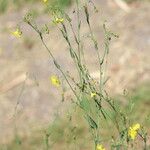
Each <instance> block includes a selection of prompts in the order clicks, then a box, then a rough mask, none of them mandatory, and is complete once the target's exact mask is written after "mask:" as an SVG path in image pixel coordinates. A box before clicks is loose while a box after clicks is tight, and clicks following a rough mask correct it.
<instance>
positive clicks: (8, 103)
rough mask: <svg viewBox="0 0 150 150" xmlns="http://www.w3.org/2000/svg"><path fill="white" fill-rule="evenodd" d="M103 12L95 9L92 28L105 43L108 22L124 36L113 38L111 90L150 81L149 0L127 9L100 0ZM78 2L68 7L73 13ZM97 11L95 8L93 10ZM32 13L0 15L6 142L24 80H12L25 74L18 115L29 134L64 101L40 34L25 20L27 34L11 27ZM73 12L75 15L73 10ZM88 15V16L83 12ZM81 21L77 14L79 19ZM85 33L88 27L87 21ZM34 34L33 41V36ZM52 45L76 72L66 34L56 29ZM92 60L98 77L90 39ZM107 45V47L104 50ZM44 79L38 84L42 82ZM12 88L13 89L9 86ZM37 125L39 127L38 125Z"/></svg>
mask: <svg viewBox="0 0 150 150" xmlns="http://www.w3.org/2000/svg"><path fill="white" fill-rule="evenodd" d="M96 6H97V7H98V8H99V9H100V11H99V13H98V14H95V13H93V12H92V18H91V22H92V23H93V24H92V28H93V29H94V32H95V34H96V36H97V38H98V41H99V42H100V44H99V46H101V45H102V43H103V32H102V23H103V21H104V20H107V22H108V25H109V27H110V28H111V29H112V31H114V32H115V33H117V34H119V36H120V38H119V39H116V40H113V41H112V45H111V51H110V56H109V58H110V60H109V64H108V68H109V69H108V70H109V71H108V75H109V76H110V77H111V78H110V80H109V81H108V83H107V88H108V90H110V91H111V92H112V89H113V94H114V93H122V91H123V89H124V88H125V89H127V88H134V87H135V86H137V85H138V84H141V83H143V82H148V81H149V75H150V72H149V71H150V70H149V69H150V68H149V63H150V60H149V56H150V50H149V48H150V15H149V14H150V4H149V3H147V2H144V3H137V4H133V5H131V6H130V7H131V8H132V9H131V12H129V13H127V12H125V11H123V10H122V9H120V8H119V7H118V6H116V5H115V4H112V3H109V4H108V3H106V1H105V0H97V1H96ZM72 9H74V6H72V8H70V9H69V10H68V12H69V13H70V14H72ZM91 10H92V8H91ZM26 12H27V9H26V10H23V11H21V10H20V11H19V12H11V13H7V14H5V15H1V16H0V22H1V24H0V141H2V142H5V141H6V140H8V137H11V135H12V134H13V131H14V119H13V114H14V107H15V105H16V102H17V99H18V96H19V94H20V92H21V90H22V88H23V86H24V82H20V84H19V83H18V84H17V86H12V87H11V88H10V89H9V88H7V85H8V87H9V83H12V82H13V81H14V79H16V78H18V77H20V76H21V77H20V78H23V79H24V78H25V74H26V73H28V76H27V77H28V79H27V80H26V82H25V86H24V90H23V93H22V95H21V97H20V103H19V105H18V109H17V110H18V114H17V128H18V129H20V131H23V132H27V133H28V132H30V129H34V128H37V127H41V126H42V125H44V126H46V125H47V124H48V123H49V122H50V121H51V120H52V119H53V114H54V112H55V111H56V110H57V108H58V107H59V105H60V104H61V102H60V101H61V100H60V98H61V97H60V96H57V95H58V93H59V91H58V90H57V89H55V88H54V87H52V86H51V84H50V82H49V76H50V75H51V74H54V73H57V71H56V69H55V67H54V66H53V64H52V62H51V61H49V57H48V54H47V52H46V50H45V49H44V48H43V46H42V44H41V43H40V41H39V39H38V37H37V34H36V33H34V32H33V31H32V30H31V29H30V28H29V27H28V26H27V25H25V24H22V30H23V32H24V38H22V39H19V40H18V39H16V38H14V37H12V36H10V32H9V31H8V28H10V27H13V26H15V25H16V24H17V23H18V22H19V21H20V20H21V18H22V17H23V15H24V14H25V13H26ZM72 15H73V14H72ZM81 17H83V16H81ZM47 19H49V18H48V17H40V18H38V22H40V23H44V22H48V21H47ZM73 21H75V18H74V19H73ZM82 30H83V33H85V34H86V33H88V32H89V31H88V28H87V26H86V25H84V24H83V26H82ZM29 38H30V40H28V39H29ZM46 41H47V43H48V46H49V47H51V48H52V49H53V50H52V51H53V53H54V55H55V56H56V58H57V59H58V60H59V62H60V64H61V65H62V67H64V69H65V70H69V71H70V72H72V74H75V71H74V69H73V64H72V61H71V59H69V57H68V54H67V45H66V44H65V41H64V40H63V39H62V38H60V33H59V32H58V30H57V29H56V28H55V27H53V28H52V29H51V30H50V36H48V37H46ZM84 45H85V48H86V58H87V60H88V61H87V63H88V64H89V69H90V72H91V74H92V75H93V76H94V77H95V78H98V76H99V75H98V70H97V64H96V59H95V54H94V50H93V47H92V46H90V45H91V44H90V43H89V42H88V41H86V40H85V43H84ZM101 49H102V48H101ZM37 83H38V84H37ZM7 89H9V90H7ZM35 124H36V126H35Z"/></svg>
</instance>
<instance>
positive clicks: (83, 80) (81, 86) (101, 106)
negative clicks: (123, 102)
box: [12, 0, 147, 150]
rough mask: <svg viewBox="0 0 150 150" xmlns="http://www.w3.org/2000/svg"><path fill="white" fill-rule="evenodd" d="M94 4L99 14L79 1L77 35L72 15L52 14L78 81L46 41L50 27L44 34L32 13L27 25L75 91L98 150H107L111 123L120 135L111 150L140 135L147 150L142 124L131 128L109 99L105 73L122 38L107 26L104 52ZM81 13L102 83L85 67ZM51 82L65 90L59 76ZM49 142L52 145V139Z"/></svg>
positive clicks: (54, 11) (54, 10) (55, 11)
mask: <svg viewBox="0 0 150 150" xmlns="http://www.w3.org/2000/svg"><path fill="white" fill-rule="evenodd" d="M43 2H45V3H46V2H47V1H46V0H43ZM91 4H92V6H94V11H95V12H97V11H98V10H97V8H96V6H95V5H94V3H93V2H92V1H89V2H87V3H84V4H83V5H82V4H81V2H80V1H79V0H76V11H75V13H76V16H77V23H78V24H77V27H76V28H77V31H75V29H74V27H73V21H72V19H71V17H70V16H69V15H68V14H66V13H65V12H64V11H62V10H60V9H59V8H52V9H51V10H50V12H51V13H52V15H53V23H54V24H55V25H56V27H57V28H58V29H59V31H60V33H61V34H62V37H63V38H64V39H65V41H66V43H67V45H68V48H69V50H68V52H69V54H70V57H71V59H72V60H73V63H74V66H75V69H76V70H77V72H78V78H77V79H74V77H71V75H70V73H68V72H67V71H65V70H64V69H63V68H62V66H61V64H59V63H58V61H57V60H56V58H55V56H54V55H53V53H52V50H51V49H50V48H49V47H48V46H47V44H46V42H45V39H44V33H47V34H48V33H49V26H48V25H47V24H45V25H44V30H43V29H42V30H41V29H40V27H39V26H38V25H37V24H36V21H35V20H34V18H33V17H32V15H31V14H30V13H28V14H27V15H26V16H25V17H24V21H25V22H26V23H27V24H28V25H29V26H30V27H31V28H32V29H33V30H34V31H35V32H36V33H37V34H38V35H39V38H40V40H41V43H42V44H43V46H44V47H45V49H46V50H47V52H48V53H49V56H50V59H51V60H52V61H53V63H54V65H55V67H56V69H57V70H58V71H59V72H60V73H61V75H62V77H63V79H64V80H65V81H66V83H67V84H68V87H69V89H70V90H71V91H72V94H73V95H74V96H73V98H72V102H73V103H74V104H75V105H76V107H78V108H79V109H81V111H82V112H83V118H84V119H85V120H86V122H87V124H88V126H89V131H90V133H91V136H92V139H93V143H94V149H95V150H105V149H106V148H105V147H106V146H105V145H104V144H105V143H104V138H103V135H102V132H101V131H102V130H103V129H102V125H101V124H102V122H106V123H107V122H108V121H111V122H112V123H113V126H115V129H116V131H117V134H116V135H111V133H110V137H112V138H110V139H111V141H112V142H111V143H110V144H109V147H110V148H111V149H112V150H121V149H124V150H126V149H128V148H129V147H130V145H132V142H133V140H135V139H136V137H137V136H138V135H139V137H141V138H142V139H143V141H144V146H143V149H144V150H146V149H147V134H146V132H145V131H144V129H143V128H142V127H141V125H140V124H139V123H137V124H134V125H132V126H130V120H129V119H128V116H126V113H125V112H124V111H122V110H121V109H120V107H119V105H118V104H117V103H116V102H115V101H114V100H113V99H111V98H110V97H109V94H108V93H107V91H106V88H105V84H106V82H107V77H106V76H105V73H104V71H105V68H106V66H107V61H108V60H107V58H108V55H109V51H110V50H109V45H110V43H111V39H112V38H118V35H116V34H114V33H113V32H112V31H110V30H109V29H108V28H107V26H106V23H105V22H104V23H103V31H104V50H100V47H99V44H98V41H97V39H96V37H95V34H94V32H93V29H92V24H91V21H90V13H89V7H90V5H91ZM46 7H48V6H46ZM81 11H82V12H84V16H85V18H84V19H85V21H86V24H87V26H88V29H89V31H88V34H89V39H90V41H91V43H92V44H93V48H94V52H95V53H96V55H97V58H96V59H97V63H98V66H99V68H98V69H99V74H100V80H99V81H98V82H97V81H95V80H94V79H93V78H92V77H91V75H90V73H89V69H88V66H87V65H86V63H85V62H86V60H85V57H84V53H86V49H85V48H84V47H83V40H84V39H83V36H82V32H81V25H82V21H83V20H82V19H81V18H80V13H81ZM66 24H68V25H69V26H67V25H66ZM68 30H71V31H72V35H73V38H74V42H75V43H76V48H75V46H73V44H72V42H71V39H70V35H69V32H68ZM12 34H13V35H15V36H17V37H20V36H21V31H20V30H18V29H17V30H16V31H15V32H13V33H12ZM50 81H51V83H52V84H53V85H54V86H56V87H60V86H62V85H61V81H60V79H59V77H58V76H57V75H52V76H51V77H50ZM47 137H48V135H47ZM46 141H47V142H46V143H47V145H48V138H47V140H46ZM108 141H109V140H108Z"/></svg>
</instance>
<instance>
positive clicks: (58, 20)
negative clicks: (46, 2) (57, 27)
mask: <svg viewBox="0 0 150 150" xmlns="http://www.w3.org/2000/svg"><path fill="white" fill-rule="evenodd" d="M53 22H54V23H56V24H59V23H63V22H64V19H63V18H58V17H56V18H55V20H54V21H53Z"/></svg>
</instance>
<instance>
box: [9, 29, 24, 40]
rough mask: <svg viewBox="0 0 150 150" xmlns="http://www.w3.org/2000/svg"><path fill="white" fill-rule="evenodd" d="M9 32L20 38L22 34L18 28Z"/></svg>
mask: <svg viewBox="0 0 150 150" xmlns="http://www.w3.org/2000/svg"><path fill="white" fill-rule="evenodd" d="M11 33H12V35H14V36H15V37H17V38H20V37H21V35H22V32H21V30H20V29H18V28H17V29H16V31H11Z"/></svg>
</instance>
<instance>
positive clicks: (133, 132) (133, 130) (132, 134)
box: [128, 123, 140, 140]
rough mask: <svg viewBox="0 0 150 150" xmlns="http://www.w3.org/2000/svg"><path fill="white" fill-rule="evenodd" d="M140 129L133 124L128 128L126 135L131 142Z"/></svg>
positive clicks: (137, 125)
mask: <svg viewBox="0 0 150 150" xmlns="http://www.w3.org/2000/svg"><path fill="white" fill-rule="evenodd" d="M139 129H140V124H139V123H137V124H134V125H133V126H131V127H129V130H128V135H129V137H131V139H132V140H134V139H135V138H136V136H137V133H138V130H139Z"/></svg>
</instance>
